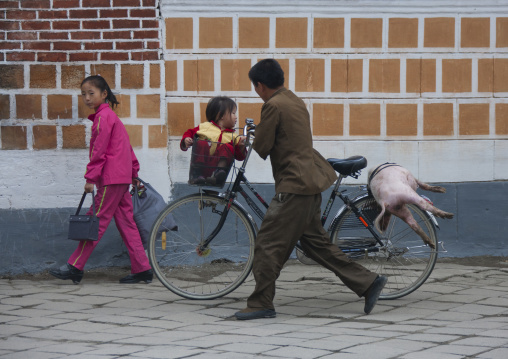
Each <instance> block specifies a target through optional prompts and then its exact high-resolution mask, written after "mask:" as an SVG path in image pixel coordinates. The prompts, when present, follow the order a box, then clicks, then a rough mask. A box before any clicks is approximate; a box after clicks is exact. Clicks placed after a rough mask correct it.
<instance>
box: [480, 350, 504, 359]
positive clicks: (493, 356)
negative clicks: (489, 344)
mask: <svg viewBox="0 0 508 359" xmlns="http://www.w3.org/2000/svg"><path fill="white" fill-rule="evenodd" d="M478 358H482V359H503V358H508V348H497V349H494V350H490V351H488V352H485V353H482V354H479V355H478Z"/></svg>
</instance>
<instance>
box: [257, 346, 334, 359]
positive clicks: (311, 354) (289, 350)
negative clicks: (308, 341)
mask: <svg viewBox="0 0 508 359" xmlns="http://www.w3.org/2000/svg"><path fill="white" fill-rule="evenodd" d="M327 354H330V351H328V350H322V349H308V348H302V347H299V346H291V347H285V348H279V349H274V350H272V351H269V352H267V353H265V355H268V356H270V357H272V358H273V357H284V358H295V359H296V358H299V359H307V358H309V359H310V358H319V357H322V356H324V355H327Z"/></svg>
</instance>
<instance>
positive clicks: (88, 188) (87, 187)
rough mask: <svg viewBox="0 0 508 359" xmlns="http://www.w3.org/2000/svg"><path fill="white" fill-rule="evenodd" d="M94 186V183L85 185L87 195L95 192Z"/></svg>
mask: <svg viewBox="0 0 508 359" xmlns="http://www.w3.org/2000/svg"><path fill="white" fill-rule="evenodd" d="M93 188H94V185H93V183H88V182H87V183H86V184H85V192H86V193H92V192H93Z"/></svg>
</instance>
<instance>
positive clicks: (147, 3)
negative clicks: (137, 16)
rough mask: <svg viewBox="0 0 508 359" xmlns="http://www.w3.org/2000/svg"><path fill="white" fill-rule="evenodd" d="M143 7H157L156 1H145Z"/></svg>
mask: <svg viewBox="0 0 508 359" xmlns="http://www.w3.org/2000/svg"><path fill="white" fill-rule="evenodd" d="M143 6H146V7H149V6H155V0H143Z"/></svg>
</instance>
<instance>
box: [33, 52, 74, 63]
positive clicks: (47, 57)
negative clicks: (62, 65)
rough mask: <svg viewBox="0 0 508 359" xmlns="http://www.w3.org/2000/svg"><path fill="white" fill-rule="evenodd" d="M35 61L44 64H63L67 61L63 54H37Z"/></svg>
mask: <svg viewBox="0 0 508 359" xmlns="http://www.w3.org/2000/svg"><path fill="white" fill-rule="evenodd" d="M37 61H46V62H65V61H67V54H66V53H65V52H53V51H52V52H38V53H37Z"/></svg>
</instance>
